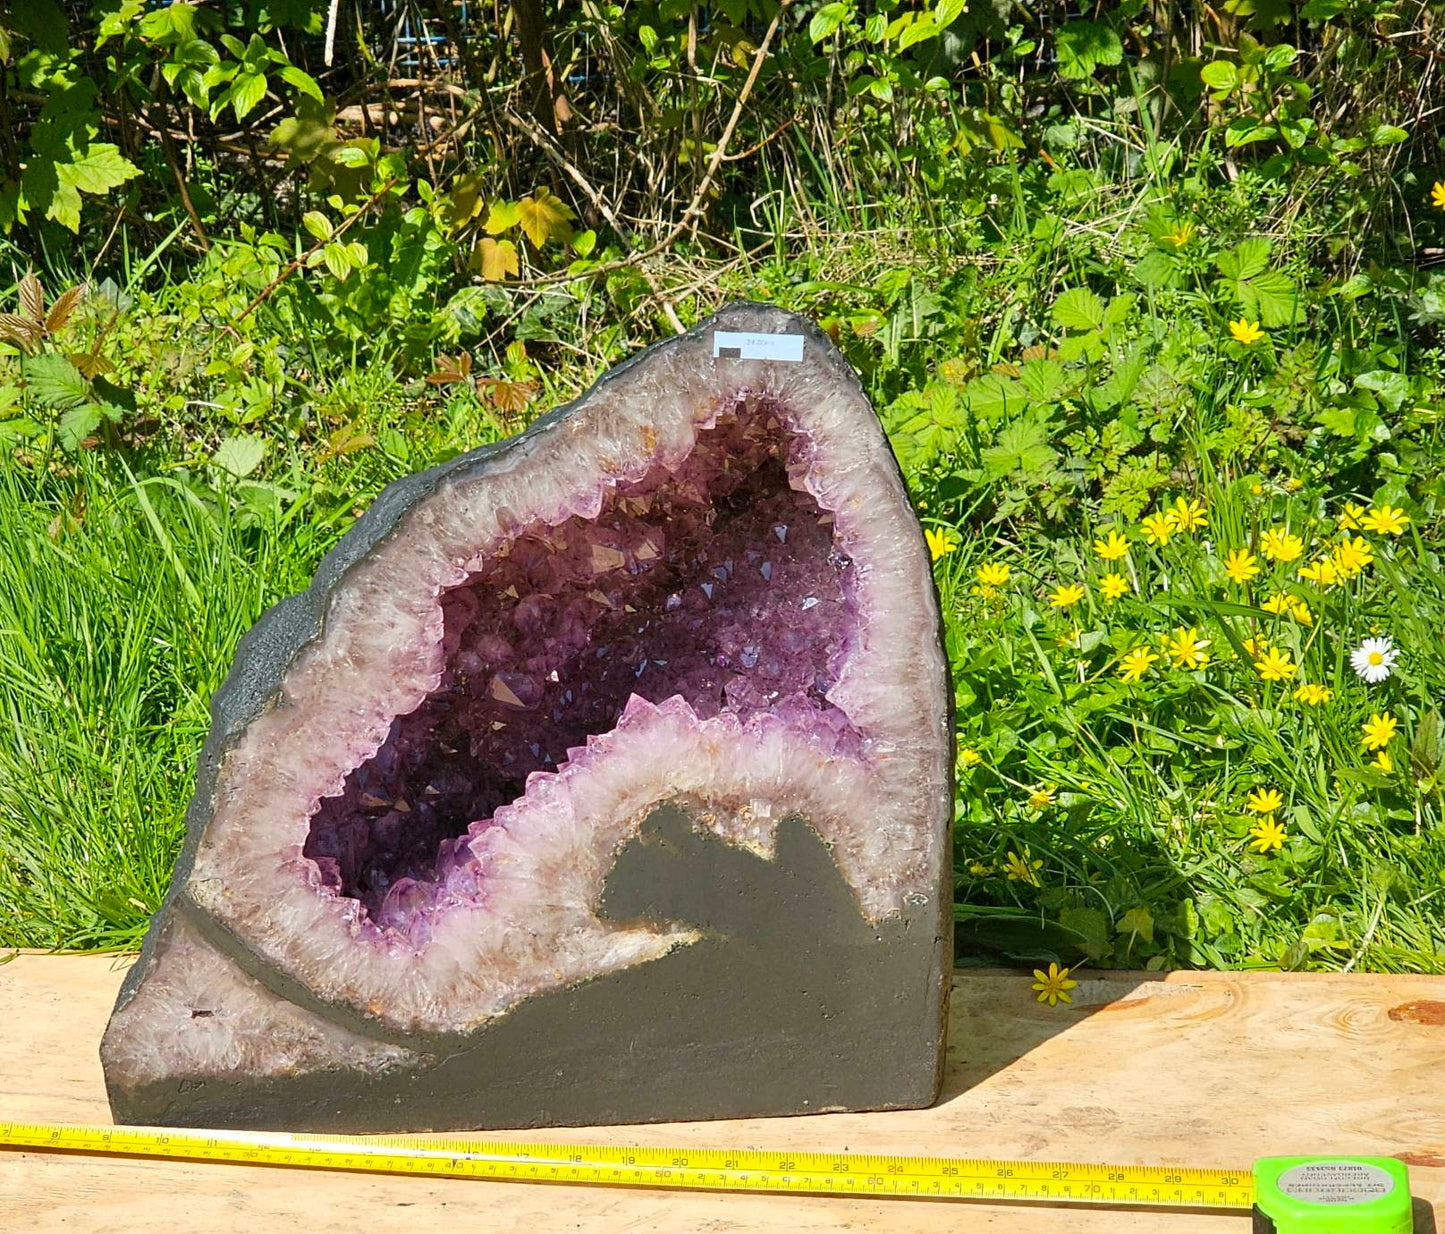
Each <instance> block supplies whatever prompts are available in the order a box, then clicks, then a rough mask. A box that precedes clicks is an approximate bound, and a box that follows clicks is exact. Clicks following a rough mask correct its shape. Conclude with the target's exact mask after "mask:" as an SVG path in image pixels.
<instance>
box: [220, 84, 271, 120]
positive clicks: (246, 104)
mask: <svg viewBox="0 0 1445 1234" xmlns="http://www.w3.org/2000/svg"><path fill="white" fill-rule="evenodd" d="M229 94H230V97H231V108H232V110H234V111H235V113H236V119H237V120H244V119H245V118H246V116H247V115H248V114H249V113H250V112H252V111H254V110H255V108H256V104H257V103H259V102H260V101H261V100H262V99H264V98H265V97H266V78H265V76H264V75H262V74H261V73H239V74H237V76H236V80H235V81H234V82H232V83H231V89H230V91H229Z"/></svg>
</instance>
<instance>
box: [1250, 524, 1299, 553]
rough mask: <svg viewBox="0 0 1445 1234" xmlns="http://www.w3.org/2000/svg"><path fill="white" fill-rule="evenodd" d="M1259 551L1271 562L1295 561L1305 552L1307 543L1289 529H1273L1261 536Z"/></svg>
mask: <svg viewBox="0 0 1445 1234" xmlns="http://www.w3.org/2000/svg"><path fill="white" fill-rule="evenodd" d="M1259 551H1260V552H1261V553H1263V554H1264V555H1265V556H1266V557H1268V558H1269V559H1270V560H1271V561H1293V560H1294V559H1295V558H1296V557H1298V556H1299V555H1300V554H1301V553H1303V552H1304V551H1305V542H1304V541H1303V540H1301V539H1300V538H1299V537H1298V536H1297V535H1295V534H1294V533H1293V532H1292V531H1290V530H1289V528H1288V527H1271V528H1270V529H1269V530H1268V531H1266V532H1265V533H1264V535H1262V536H1260V538H1259Z"/></svg>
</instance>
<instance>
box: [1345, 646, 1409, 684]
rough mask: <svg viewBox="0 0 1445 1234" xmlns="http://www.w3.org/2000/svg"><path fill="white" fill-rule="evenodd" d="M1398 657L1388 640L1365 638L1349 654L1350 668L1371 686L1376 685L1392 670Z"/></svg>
mask: <svg viewBox="0 0 1445 1234" xmlns="http://www.w3.org/2000/svg"><path fill="white" fill-rule="evenodd" d="M1399 655H1400V653H1399V652H1398V651H1396V650H1395V645H1394V644H1393V643H1391V642H1390V640H1389V639H1388V638H1367V639H1366V640H1365V641H1364V642H1363V643H1361V644H1360V645H1359V646H1358V647H1356V648H1355V649H1354V651H1352V652H1350V667H1351V668H1353V669H1354V670H1355V672H1356V674H1357V675H1358V676H1360V677H1363V678H1364V679H1365V680H1366V681H1368V682H1369V683H1370V684H1371V685H1372V686H1373V685H1378V684H1379V683H1380V682H1382V681H1384V680H1385V678H1386V677H1388V676H1389V675H1390V673H1391V672H1392V671H1393V670H1394V667H1395V661H1396V659H1398V658H1399Z"/></svg>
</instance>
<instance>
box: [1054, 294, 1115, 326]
mask: <svg viewBox="0 0 1445 1234" xmlns="http://www.w3.org/2000/svg"><path fill="white" fill-rule="evenodd" d="M1053 319H1054V321H1055V323H1057V324H1058V325H1061V326H1064V327H1066V328H1067V329H1070V330H1097V329H1098V328H1099V327H1100V326H1102V325H1103V324H1104V302H1103V301H1102V300H1101V299H1099V297H1098V296H1097V295H1096V294H1095V293H1094V292H1092V291H1090V290H1089V289H1088V288H1087V287H1071V288H1070V289H1069V290H1068V291H1066V292H1064V294H1063V295H1061V296H1060V297H1059V298H1058V299H1057V300H1055V301H1054V308H1053Z"/></svg>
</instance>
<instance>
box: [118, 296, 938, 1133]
mask: <svg viewBox="0 0 1445 1234" xmlns="http://www.w3.org/2000/svg"><path fill="white" fill-rule="evenodd" d="M720 334H725V335H726V337H719V335H720ZM738 335H744V336H749V335H757V336H773V337H771V338H768V337H762V338H748V337H743V338H739V337H737V336H738ZM800 337H801V359H795V358H794V357H795V356H796V355H797V354H798V351H799V347H798V341H799V338H800ZM758 356H761V357H762V358H756V357H758ZM948 700H949V690H948V683H947V670H946V664H945V659H944V655H943V651H942V648H941V645H940V635H939V616H938V603H937V598H936V595H935V593H934V589H933V582H932V575H931V570H930V564H929V557H928V553H927V551H926V549H925V546H924V544H923V540H922V536H921V534H920V531H919V528H918V524H917V522H916V520H915V519H914V516H913V514H912V511H911V509H910V507H909V503H908V499H907V496H906V494H905V492H904V488H903V483H902V480H901V478H900V476H899V473H898V468H897V465H896V463H895V462H894V459H893V456H892V453H891V452H890V450H889V447H888V443H887V440H886V439H885V437H884V435H883V433H882V431H881V429H880V427H879V424H878V421H877V419H876V417H875V416H874V414H873V412H872V410H871V408H870V407H869V405H868V402H867V400H866V398H865V397H864V395H863V393H862V391H861V390H860V389H859V386H858V383H857V381H856V380H855V378H854V376H853V374H852V372H851V370H850V369H849V368H848V366H847V364H846V362H845V361H844V360H843V359H842V357H841V356H839V354H838V353H837V352H836V351H835V350H834V348H833V347H832V345H831V344H830V343H829V341H828V340H827V338H826V337H825V336H824V335H823V334H821V333H820V332H819V331H818V330H816V329H815V328H814V327H813V326H812V325H811V324H810V323H808V322H806V321H805V320H804V319H802V318H799V317H797V316H794V315H792V314H788V313H785V312H782V311H780V310H777V309H773V308H769V307H766V306H762V305H756V304H735V305H730V306H729V307H727V308H725V309H724V310H722V312H720V313H719V314H718V315H717V316H715V317H713V318H711V319H709V320H708V321H706V322H704V323H703V324H702V325H700V326H698V327H696V328H695V329H693V330H691V331H690V332H688V333H687V334H686V335H683V336H682V337H680V338H676V339H671V340H668V341H667V342H664V343H660V344H658V345H656V346H655V347H652V348H649V349H648V350H647V351H645V352H643V353H642V354H641V355H639V356H637V357H634V358H633V359H632V360H630V361H628V362H627V363H626V364H623V365H621V366H619V367H618V368H617V369H615V370H614V371H612V372H611V373H609V374H607V375H606V376H605V377H604V378H603V379H602V380H601V381H599V382H598V383H597V385H595V386H594V387H593V388H592V389H591V390H590V391H588V393H587V394H585V395H583V396H582V397H581V398H580V399H578V400H577V401H576V402H575V403H572V404H570V405H568V406H566V407H563V408H560V409H559V410H557V411H556V412H554V413H552V414H551V415H548V416H546V417H544V418H543V419H541V420H539V421H537V422H536V423H535V424H534V425H533V426H532V427H531V428H530V429H529V430H528V431H527V432H525V433H523V434H522V435H521V436H519V437H516V438H514V439H512V440H510V441H507V442H503V443H501V444H499V445H496V446H489V447H486V448H484V449H481V450H477V451H474V452H472V453H471V454H468V455H465V456H463V457H461V458H459V459H456V460H455V461H453V462H451V463H448V464H446V465H444V466H442V467H438V468H435V469H433V470H431V471H428V472H426V473H424V474H421V475H418V476H414V477H411V478H410V479H407V480H403V481H400V482H399V483H397V484H394V485H392V486H391V487H390V488H388V489H387V490H386V491H385V492H384V493H383V494H382V495H381V497H380V498H379V499H378V500H377V501H376V503H375V504H374V505H373V506H372V507H371V509H370V510H368V511H367V513H366V515H365V516H364V517H363V518H362V519H361V520H360V521H359V522H358V523H357V525H356V527H355V528H354V529H353V530H352V531H351V532H350V533H349V534H348V535H347V536H346V537H345V539H344V540H342V542H341V543H340V544H339V545H338V546H337V548H336V549H335V550H334V551H333V552H332V553H331V554H330V555H329V556H328V557H327V558H326V559H325V561H323V562H322V564H321V566H320V568H319V570H318V571H317V575H316V578H315V580H314V581H313V583H312V585H311V587H310V588H309V590H307V591H306V592H305V593H304V594H302V595H300V596H293V597H292V598H290V599H288V600H286V601H284V602H282V603H281V604H279V605H277V606H276V607H275V608H274V609H272V610H271V611H270V612H268V613H267V614H266V615H265V616H264V617H263V618H262V619H261V621H260V622H259V623H258V624H257V625H256V627H255V628H254V629H253V630H252V631H251V633H250V634H249V635H247V637H246V638H245V639H244V640H243V641H242V643H241V646H240V648H239V649H238V651H237V655H236V662H235V666H234V668H233V669H232V672H231V674H230V676H229V677H228V678H227V680H226V683H225V684H224V686H222V688H221V690H220V691H219V692H218V693H217V695H216V698H215V700H214V702H213V704H212V712H213V718H214V723H213V727H212V730H211V734H210V738H209V740H208V741H207V742H206V746H205V748H204V750H203V751H202V754H201V759H200V769H199V776H198V785H197V791H196V795H195V798H194V800H193V802H192V805H191V809H190V814H189V817H188V833H187V842H186V847H185V851H184V853H183V854H182V857H181V860H180V863H179V865H178V867H177V870H176V875H175V879H174V882H173V886H172V890H171V895H170V898H169V899H168V901H167V904H166V906H165V908H164V909H163V910H162V911H161V912H160V913H159V914H157V916H156V919H155V921H154V922H153V923H152V925H151V929H150V933H149V934H148V935H147V938H146V944H145V948H144V951H143V953H142V956H141V959H140V961H139V962H138V963H137V964H136V966H135V967H134V969H133V970H132V971H131V974H130V976H129V977H128V979H127V980H126V983H125V985H124V987H123V989H122V991H121V994H120V998H119V1000H118V1001H117V1004H116V1008H115V1012H114V1014H113V1015H112V1017H111V1021H110V1026H109V1028H108V1029H107V1031H106V1035H105V1040H104V1043H103V1045H102V1047H101V1054H102V1059H103V1061H104V1064H105V1074H106V1082H107V1085H108V1087H109V1091H110V1099H111V1106H112V1109H113V1110H114V1113H115V1116H116V1118H117V1119H118V1120H120V1121H122V1122H154V1123H170V1124H186V1125H216V1126H237V1127H241V1126H246V1127H282V1128H294V1129H313V1130H321V1129H333V1130H344V1131H365V1130H428V1129H438V1130H439V1129H461V1128H485V1127H498V1126H518V1127H520V1126H534V1125H541V1124H547V1123H556V1124H563V1123H593V1122H596V1123H612V1122H629V1121H631V1122H638V1121H646V1120H654V1119H699V1118H709V1117H738V1116H746V1115H759V1114H783V1113H796V1112H801V1111H808V1110H825V1109H871V1108H882V1107H892V1106H915V1105H922V1104H927V1103H928V1102H930V1101H931V1100H933V1098H934V1096H935V1095H936V1092H937V1084H938V1077H939V1074H940V1066H941V1059H942V1047H943V1039H942V1032H943V1015H944V1001H945V991H946V983H945V973H946V965H947V962H948V959H949V945H948V944H949V936H950V921H951V915H952V914H951V895H950V891H951V888H950V881H949V869H950V863H949V859H948V849H949V845H948V837H949V828H950V821H951V818H952V806H953V802H952V737H951V729H950V724H949V717H948Z"/></svg>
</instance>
